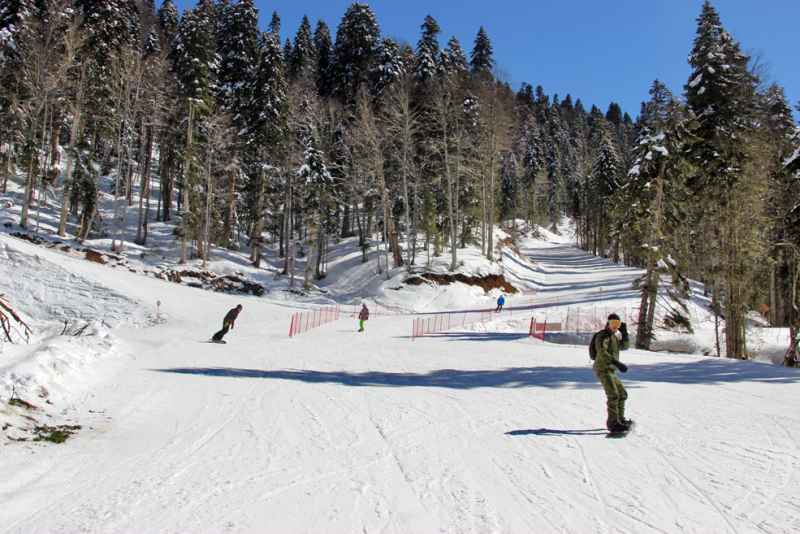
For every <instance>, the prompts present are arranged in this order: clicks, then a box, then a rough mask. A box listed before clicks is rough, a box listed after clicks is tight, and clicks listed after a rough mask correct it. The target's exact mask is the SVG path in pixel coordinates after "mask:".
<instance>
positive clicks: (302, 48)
mask: <svg viewBox="0 0 800 534" xmlns="http://www.w3.org/2000/svg"><path fill="white" fill-rule="evenodd" d="M289 67H290V68H289V75H290V76H292V77H295V78H296V77H299V76H302V75H304V74H308V75H311V74H313V71H314V70H315V69H316V67H317V50H316V48H315V46H314V36H313V35H312V34H311V23H309V22H308V17H307V16H305V15H303V22H302V23H301V24H300V28H298V30H297V36H296V37H295V38H294V49H293V51H292V58H291V62H290V65H289Z"/></svg>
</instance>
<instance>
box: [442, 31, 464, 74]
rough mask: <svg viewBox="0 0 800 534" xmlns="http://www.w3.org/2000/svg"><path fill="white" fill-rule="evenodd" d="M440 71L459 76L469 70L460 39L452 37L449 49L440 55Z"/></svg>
mask: <svg viewBox="0 0 800 534" xmlns="http://www.w3.org/2000/svg"><path fill="white" fill-rule="evenodd" d="M439 69H440V70H441V71H442V72H444V73H445V74H451V75H452V74H459V73H463V72H467V71H468V70H469V62H468V61H467V56H466V55H465V54H464V51H463V50H462V49H461V43H459V42H458V39H456V38H455V37H451V38H450V41H448V43H447V48H445V49H444V50H442V52H441V53H440V54H439Z"/></svg>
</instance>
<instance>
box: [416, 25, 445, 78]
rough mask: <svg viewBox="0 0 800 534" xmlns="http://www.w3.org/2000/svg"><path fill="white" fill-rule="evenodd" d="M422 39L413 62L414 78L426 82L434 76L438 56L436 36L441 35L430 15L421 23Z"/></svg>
mask: <svg viewBox="0 0 800 534" xmlns="http://www.w3.org/2000/svg"><path fill="white" fill-rule="evenodd" d="M420 27H421V28H422V37H421V38H420V40H419V43H417V55H416V59H415V60H414V70H413V73H414V77H415V78H417V79H418V80H420V81H421V82H426V81H427V80H430V79H431V78H433V76H434V75H435V74H436V70H437V68H436V60H437V56H438V55H439V41H438V39H437V36H438V35H439V34H440V33H442V30H441V29H440V28H439V24H437V22H436V21H435V20H434V19H433V17H431V16H430V15H428V16H426V17H425V22H423V23H422V26H420Z"/></svg>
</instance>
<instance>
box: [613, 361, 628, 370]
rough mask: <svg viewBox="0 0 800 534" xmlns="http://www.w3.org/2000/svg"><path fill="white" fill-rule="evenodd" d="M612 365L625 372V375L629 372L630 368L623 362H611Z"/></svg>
mask: <svg viewBox="0 0 800 534" xmlns="http://www.w3.org/2000/svg"><path fill="white" fill-rule="evenodd" d="M611 363H613V364H614V367H616V368H617V369H619V370H620V371H621V372H623V373H627V372H628V366H627V365H625V364H624V363H622V362H621V361H619V360H611Z"/></svg>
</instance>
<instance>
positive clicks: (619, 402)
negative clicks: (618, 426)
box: [594, 371, 628, 422]
mask: <svg viewBox="0 0 800 534" xmlns="http://www.w3.org/2000/svg"><path fill="white" fill-rule="evenodd" d="M594 376H596V377H597V379H598V380H599V381H600V383H601V384H603V389H604V390H605V392H606V398H607V399H608V403H607V406H608V420H609V421H612V422H613V421H616V420H617V419H622V418H623V417H624V416H625V401H626V400H627V399H628V392H627V391H625V386H623V385H622V381H620V379H619V378H618V377H617V375H615V374H614V373H613V372H612V371H600V372H598V371H595V372H594Z"/></svg>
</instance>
